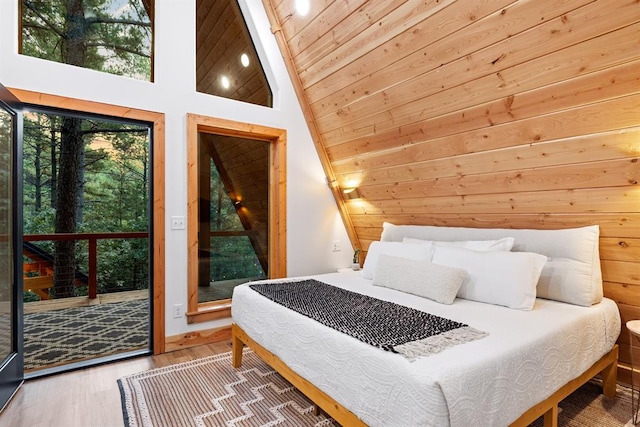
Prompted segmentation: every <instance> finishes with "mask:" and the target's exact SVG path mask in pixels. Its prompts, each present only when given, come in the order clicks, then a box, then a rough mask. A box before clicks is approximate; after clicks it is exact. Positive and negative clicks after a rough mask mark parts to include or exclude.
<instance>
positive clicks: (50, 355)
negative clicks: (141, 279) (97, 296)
mask: <svg viewBox="0 0 640 427" xmlns="http://www.w3.org/2000/svg"><path fill="white" fill-rule="evenodd" d="M147 347H149V301H147V300H134V301H126V302H118V303H110V304H96V305H90V306H88V307H75V308H68V309H62V310H53V311H47V312H42V313H32V314H26V315H25V316H24V365H25V366H24V368H25V370H29V369H37V368H44V367H48V366H53V365H59V364H62V363H69V362H72V361H77V360H83V359H87V358H95V357H100V356H106V355H110V354H115V353H121V352H125V351H133V350H137V349H140V348H147Z"/></svg>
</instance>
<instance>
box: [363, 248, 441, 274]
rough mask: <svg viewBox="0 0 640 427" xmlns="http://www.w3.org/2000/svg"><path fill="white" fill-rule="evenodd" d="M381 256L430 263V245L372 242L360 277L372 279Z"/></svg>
mask: <svg viewBox="0 0 640 427" xmlns="http://www.w3.org/2000/svg"><path fill="white" fill-rule="evenodd" d="M381 254H385V255H391V256H397V257H400V258H408V259H413V260H419V261H430V260H431V254H432V248H431V245H408V244H406V243H402V242H372V243H371V245H369V250H368V251H367V257H366V258H365V260H364V266H363V267H362V273H361V274H362V277H364V278H365V279H373V275H374V273H375V271H376V267H377V265H378V257H379V256H380V255H381Z"/></svg>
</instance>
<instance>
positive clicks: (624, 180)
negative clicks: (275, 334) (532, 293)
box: [263, 0, 640, 362]
mask: <svg viewBox="0 0 640 427" xmlns="http://www.w3.org/2000/svg"><path fill="white" fill-rule="evenodd" d="M263 2H264V3H265V6H266V9H267V12H268V15H269V19H270V21H271V24H272V30H273V31H274V32H275V34H276V37H277V39H278V41H279V43H280V46H281V49H282V52H283V55H284V57H285V63H287V66H288V68H289V72H290V74H291V76H292V78H293V80H294V87H295V88H296V91H297V94H298V96H299V98H300V100H301V102H302V104H303V111H304V113H305V116H306V118H307V121H308V123H309V127H310V129H311V133H312V136H313V137H314V140H315V143H316V147H317V148H318V151H319V153H320V157H321V160H322V161H323V166H324V168H325V172H326V173H327V177H328V181H329V182H330V183H331V184H330V185H331V187H332V190H333V191H334V195H335V196H336V198H337V200H338V203H339V207H340V209H341V212H342V213H343V216H345V218H346V221H345V222H346V224H347V227H348V229H349V230H348V232H349V235H350V236H351V237H352V239H353V244H354V246H355V247H358V248H363V249H364V250H366V249H367V248H368V246H369V244H370V243H371V242H372V241H375V240H378V239H379V238H380V232H381V231H382V223H383V221H389V222H393V223H398V224H400V223H409V224H434V225H448V226H469V227H501V228H509V227H512V228H562V227H577V226H582V225H587V224H599V225H600V227H601V242H600V243H601V258H602V261H601V264H602V269H603V275H604V281H605V285H604V286H605V295H607V296H608V297H611V298H612V299H614V300H615V301H617V302H618V305H619V307H620V311H621V313H622V317H623V320H625V321H626V320H630V319H637V318H640V263H639V261H640V189H639V188H638V181H639V180H640V165H639V163H638V159H639V158H640V3H639V2H638V1H628V0H564V1H556V0H538V1H524V0H520V1H517V0H515V1H514V0H483V1H472V0H459V1H446V0H445V1H442V0H440V1H436V0H422V1H417V0H416V1H411V0H409V1H406V2H391V1H390V2H373V1H355V2H331V1H328V0H327V1H319V2H314V4H313V6H312V10H311V13H310V14H309V15H307V16H305V17H301V16H298V15H296V14H295V11H294V7H293V3H294V2H293V0H263ZM334 180H335V182H334ZM348 182H356V183H357V185H358V189H359V192H360V194H361V195H362V198H360V199H355V200H348V201H345V200H342V198H341V196H340V194H341V192H340V191H339V188H340V187H347V186H352V185H351V184H347V183H348ZM624 334H625V330H623V335H622V336H621V338H620V342H621V343H623V344H625V338H624ZM626 344H627V346H626V347H625V345H623V346H621V352H620V354H621V360H622V361H623V362H625V361H627V360H628V341H627V342H626ZM638 350H640V348H639V349H638Z"/></svg>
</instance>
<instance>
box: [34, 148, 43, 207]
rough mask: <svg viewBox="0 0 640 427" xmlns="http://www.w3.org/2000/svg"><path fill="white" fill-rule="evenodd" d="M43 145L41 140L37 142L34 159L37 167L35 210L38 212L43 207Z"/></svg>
mask: <svg viewBox="0 0 640 427" xmlns="http://www.w3.org/2000/svg"><path fill="white" fill-rule="evenodd" d="M41 158H42V146H41V145H40V142H38V143H37V144H36V158H35V160H34V163H35V164H34V167H35V180H34V181H35V183H34V186H35V187H36V188H35V190H36V207H35V210H36V212H40V210H41V209H42V160H41Z"/></svg>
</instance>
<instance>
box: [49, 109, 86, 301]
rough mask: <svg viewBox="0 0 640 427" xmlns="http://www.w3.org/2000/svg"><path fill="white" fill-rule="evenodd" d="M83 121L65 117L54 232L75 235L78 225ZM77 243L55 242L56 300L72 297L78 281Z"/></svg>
mask: <svg viewBox="0 0 640 427" xmlns="http://www.w3.org/2000/svg"><path fill="white" fill-rule="evenodd" d="M81 123H82V120H81V119H76V118H70V117H64V118H63V119H62V132H61V144H60V170H59V173H58V195H57V203H56V218H55V232H56V233H75V232H76V224H77V202H78V189H79V185H78V180H79V179H80V174H79V171H80V169H81V168H82V163H81V161H82V151H84V141H83V139H82V134H81ZM75 245H76V242H75V241H74V240H59V241H56V242H55V253H54V257H53V258H54V259H53V262H54V292H55V297H56V298H65V297H69V296H73V282H74V279H75Z"/></svg>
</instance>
